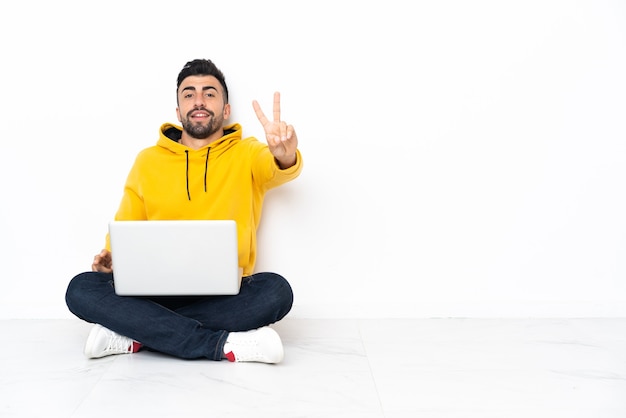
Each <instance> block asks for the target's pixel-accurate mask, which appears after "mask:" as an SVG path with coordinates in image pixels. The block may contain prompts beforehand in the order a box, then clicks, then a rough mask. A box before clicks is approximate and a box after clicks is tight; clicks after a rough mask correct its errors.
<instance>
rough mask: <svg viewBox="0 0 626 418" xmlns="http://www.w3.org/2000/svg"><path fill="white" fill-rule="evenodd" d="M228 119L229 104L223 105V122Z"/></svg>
mask: <svg viewBox="0 0 626 418" xmlns="http://www.w3.org/2000/svg"><path fill="white" fill-rule="evenodd" d="M229 117H230V103H226V104H225V105H224V120H228V118H229Z"/></svg>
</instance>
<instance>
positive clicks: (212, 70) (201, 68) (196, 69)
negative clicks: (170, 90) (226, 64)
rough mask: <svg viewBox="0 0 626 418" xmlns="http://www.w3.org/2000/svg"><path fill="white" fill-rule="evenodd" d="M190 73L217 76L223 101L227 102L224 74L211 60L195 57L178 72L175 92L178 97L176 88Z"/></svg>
mask: <svg viewBox="0 0 626 418" xmlns="http://www.w3.org/2000/svg"><path fill="white" fill-rule="evenodd" d="M192 75H212V76H213V77H215V78H217V81H219V82H220V84H221V85H222V88H223V89H224V103H228V87H226V79H225V78H224V74H222V72H221V71H220V69H219V68H217V67H216V66H215V64H213V61H211V60H207V59H195V60H193V61H189V62H188V63H187V64H185V66H184V67H183V69H182V70H180V73H178V80H177V83H176V92H177V97H178V88H179V87H180V83H182V82H183V80H184V79H186V78H187V77H189V76H192Z"/></svg>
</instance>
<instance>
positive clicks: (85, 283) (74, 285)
mask: <svg viewBox="0 0 626 418" xmlns="http://www.w3.org/2000/svg"><path fill="white" fill-rule="evenodd" d="M107 276H111V277H107ZM112 281H113V278H112V275H107V274H104V273H97V272H91V271H89V272H84V273H80V274H78V275H76V276H74V278H73V279H72V280H70V283H69V284H68V286H67V290H66V291H65V304H66V305H67V307H68V309H69V310H70V312H72V313H73V314H74V315H76V316H78V317H82V316H83V315H82V314H81V313H82V312H83V311H84V310H85V309H89V307H90V306H92V305H93V304H94V302H95V301H94V300H93V298H94V297H96V298H99V297H101V295H100V291H99V287H101V286H102V285H103V284H105V285H106V283H107V282H110V283H112Z"/></svg>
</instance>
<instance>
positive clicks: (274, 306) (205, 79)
mask: <svg viewBox="0 0 626 418" xmlns="http://www.w3.org/2000/svg"><path fill="white" fill-rule="evenodd" d="M177 105H178V106H177V108H176V114H177V117H178V121H179V122H180V123H181V125H182V126H177V125H173V124H169V123H165V124H163V125H162V126H161V128H160V135H159V139H158V141H157V144H156V145H155V146H152V147H149V148H146V149H144V150H143V151H141V152H140V153H139V154H138V155H137V158H136V160H135V163H134V164H133V167H132V168H131V170H130V173H129V175H128V178H127V180H126V185H125V187H124V193H123V197H122V201H121V203H120V206H119V209H118V211H117V213H116V215H115V219H116V220H168V219H170V220H171V219H234V220H235V221H236V223H237V235H238V242H239V265H240V267H241V268H243V274H244V277H243V279H242V284H241V289H240V292H239V294H237V295H235V296H208V297H150V298H148V297H141V298H139V297H128V296H118V295H116V294H115V289H114V274H113V268H114V266H112V263H111V252H110V249H111V246H110V240H109V236H108V235H107V237H106V243H105V249H103V250H102V251H101V252H100V253H99V254H98V255H96V256H95V257H94V261H93V264H92V271H90V272H85V273H81V274H79V275H77V276H76V277H74V278H73V279H72V280H71V282H70V283H69V285H68V288H67V292H66V297H65V300H66V303H67V306H68V308H69V309H70V311H71V312H72V313H74V314H75V315H76V316H77V317H79V318H81V319H83V320H85V321H87V322H90V323H94V324H96V325H94V327H93V329H92V330H91V332H90V334H89V337H88V338H87V342H86V344H85V349H84V352H85V355H86V356H87V357H89V358H98V357H103V356H106V355H111V354H123V353H132V352H136V351H138V350H139V349H141V348H142V347H145V348H147V349H150V350H154V351H159V352H162V353H166V354H170V355H173V356H177V357H180V358H186V359H193V358H208V359H211V360H221V359H223V358H226V359H228V360H229V361H257V362H265V363H278V362H280V361H281V360H282V358H283V347H282V342H281V340H280V337H279V336H278V334H277V333H276V332H275V331H274V330H273V329H272V328H270V327H269V325H270V324H272V323H274V322H276V321H279V320H280V319H282V318H283V317H284V316H285V315H286V314H287V313H288V312H289V311H290V309H291V306H292V303H293V293H292V290H291V287H290V285H289V283H288V282H287V281H286V280H285V279H284V278H283V277H282V276H280V275H278V274H275V273H255V272H254V265H255V262H256V255H257V251H256V230H257V226H258V224H259V220H260V215H261V207H262V204H263V198H264V195H265V192H266V191H267V190H269V189H271V188H273V187H277V186H279V185H281V184H284V183H286V182H288V181H290V180H293V179H294V178H296V177H297V176H298V175H299V174H300V172H301V170H302V157H301V155H300V152H299V151H298V149H297V146H298V139H297V136H296V133H295V130H294V128H293V126H291V125H288V124H286V123H285V122H284V121H281V120H280V95H279V94H278V93H275V94H274V108H273V120H271V121H270V120H268V118H267V117H266V116H265V115H264V113H263V111H262V110H261V108H260V106H259V104H258V103H257V102H256V101H254V102H253V108H254V111H255V113H256V115H257V117H258V119H259V121H260V122H261V124H262V125H263V129H264V130H265V136H266V141H267V145H266V144H263V143H261V142H259V141H258V140H257V139H256V138H252V137H250V138H245V139H244V138H242V128H241V126H240V125H239V124H237V123H234V124H229V125H225V121H227V120H228V118H229V116H230V103H229V101H228V88H227V86H226V81H225V79H224V75H223V74H222V72H221V71H220V70H219V69H218V68H217V67H216V66H215V65H214V64H213V62H211V61H210V60H204V59H197V60H193V61H190V62H188V63H187V64H186V65H185V66H184V68H183V69H182V70H181V72H180V73H179V75H178V80H177Z"/></svg>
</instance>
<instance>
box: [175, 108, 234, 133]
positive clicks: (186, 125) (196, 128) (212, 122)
mask: <svg viewBox="0 0 626 418" xmlns="http://www.w3.org/2000/svg"><path fill="white" fill-rule="evenodd" d="M207 112H208V111H207ZM208 113H209V114H210V115H211V117H210V118H209V123H208V124H207V125H201V124H194V123H193V122H191V121H190V118H189V117H187V118H185V119H183V121H182V125H183V129H184V130H185V132H187V134H189V136H190V137H192V138H195V139H206V138H208V137H210V136H211V135H213V134H214V133H215V132H217V131H219V130H220V129H222V125H223V123H224V119H223V118H217V119H216V118H215V114H214V113H213V112H208Z"/></svg>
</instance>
